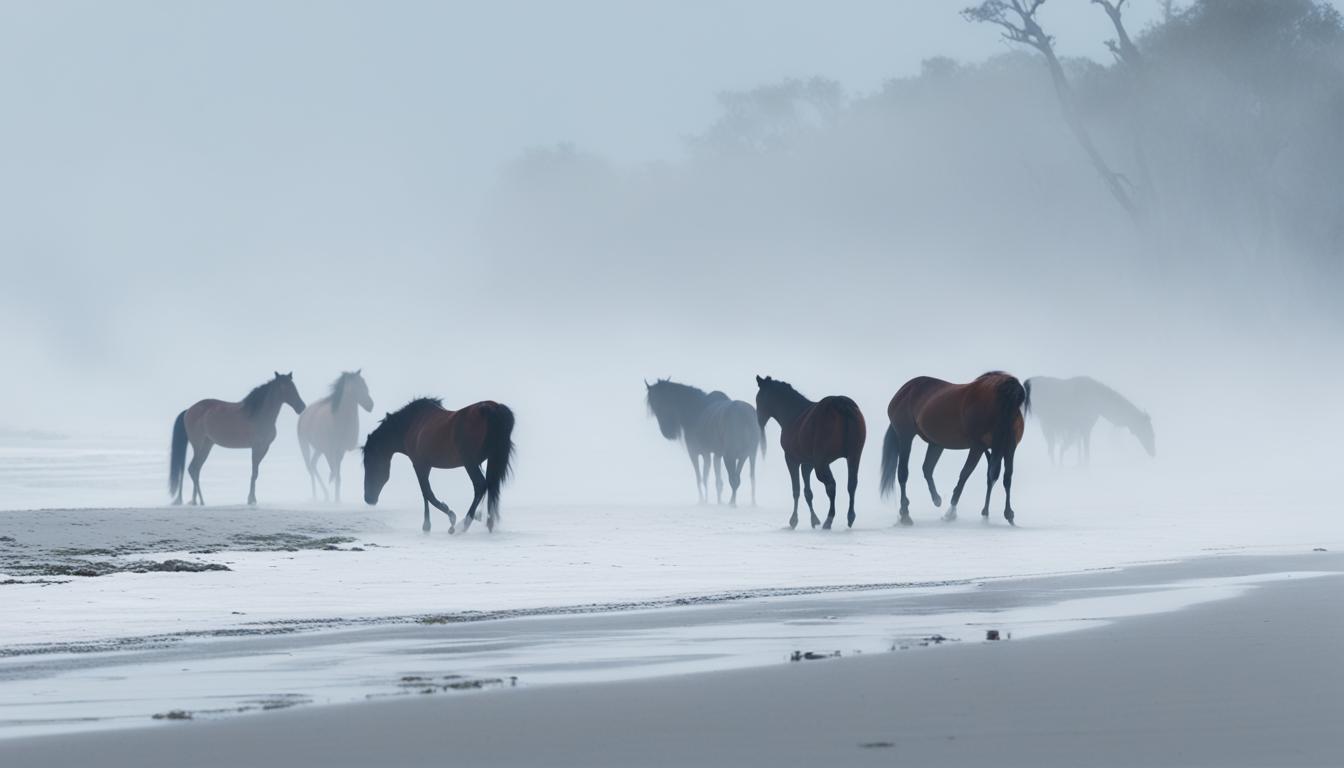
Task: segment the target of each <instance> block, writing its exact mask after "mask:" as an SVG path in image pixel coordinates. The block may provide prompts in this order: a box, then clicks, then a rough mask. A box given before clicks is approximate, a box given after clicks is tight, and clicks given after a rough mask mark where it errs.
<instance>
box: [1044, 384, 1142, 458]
mask: <svg viewBox="0 0 1344 768" xmlns="http://www.w3.org/2000/svg"><path fill="white" fill-rule="evenodd" d="M1026 388H1027V392H1029V393H1030V394H1031V408H1032V410H1031V412H1032V415H1034V416H1035V417H1036V420H1037V421H1039V422H1040V424H1041V432H1042V434H1044V435H1045V449H1046V451H1047V452H1048V453H1049V454H1050V463H1051V464H1054V463H1055V462H1056V460H1055V446H1056V444H1058V445H1059V463H1061V464H1062V463H1063V462H1064V451H1066V450H1067V449H1068V448H1069V447H1071V446H1073V445H1075V444H1076V445H1077V446H1078V463H1079V465H1085V464H1087V463H1089V461H1091V458H1092V429H1093V427H1095V426H1096V425H1097V420H1099V419H1106V420H1107V421H1109V422H1111V423H1112V424H1114V425H1116V426H1117V427H1124V428H1125V429H1127V430H1129V432H1130V434H1132V435H1134V439H1136V440H1138V441H1139V444H1140V445H1142V446H1143V449H1144V450H1145V451H1147V452H1148V455H1149V456H1156V455H1157V441H1156V437H1155V436H1154V434H1153V420H1152V418H1151V417H1150V416H1149V415H1148V414H1147V412H1145V411H1143V410H1141V409H1140V408H1139V407H1138V406H1137V405H1134V404H1133V403H1131V402H1130V401H1129V400H1127V399H1125V397H1124V395H1121V394H1120V393H1119V392H1116V391H1115V390H1114V389H1111V388H1110V387H1108V386H1106V385H1105V384H1102V383H1101V382H1100V381H1097V380H1096V379H1093V378H1090V377H1087V376H1074V377H1073V378H1071V379H1056V378H1053V377H1051V376H1033V377H1031V378H1030V379H1027V381H1026Z"/></svg>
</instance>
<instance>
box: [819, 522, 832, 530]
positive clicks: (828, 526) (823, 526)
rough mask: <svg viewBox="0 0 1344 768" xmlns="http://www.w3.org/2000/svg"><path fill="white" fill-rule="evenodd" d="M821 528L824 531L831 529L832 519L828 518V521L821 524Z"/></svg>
mask: <svg viewBox="0 0 1344 768" xmlns="http://www.w3.org/2000/svg"><path fill="white" fill-rule="evenodd" d="M821 530H823V531H829V530H831V521H830V520H827V521H826V522H824V523H822V524H821Z"/></svg>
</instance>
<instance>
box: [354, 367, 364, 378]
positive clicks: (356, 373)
mask: <svg viewBox="0 0 1344 768" xmlns="http://www.w3.org/2000/svg"><path fill="white" fill-rule="evenodd" d="M363 372H364V369H363V368H356V369H355V375H356V376H358V375H360V374H361V373H363Z"/></svg>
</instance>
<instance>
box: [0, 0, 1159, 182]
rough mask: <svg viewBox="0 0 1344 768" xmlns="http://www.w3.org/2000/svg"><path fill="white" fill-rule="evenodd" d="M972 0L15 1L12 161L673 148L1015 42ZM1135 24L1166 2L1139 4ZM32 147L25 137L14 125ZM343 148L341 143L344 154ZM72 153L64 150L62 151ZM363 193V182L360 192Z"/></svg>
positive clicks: (651, 153) (633, 153) (389, 166)
mask: <svg viewBox="0 0 1344 768" xmlns="http://www.w3.org/2000/svg"><path fill="white" fill-rule="evenodd" d="M961 5H963V3H961V2H944V1H943V0H937V1H936V2H931V1H929V0H924V1H921V2H909V1H907V2H890V1H889V0H848V1H846V2H831V3H818V2H797V1H796V0H791V1H788V2H782V1H780V0H730V1H728V2H723V1H717V0H716V1H715V2H708V1H695V2H641V1H639V0H633V1H632V0H573V1H572V2H565V3H546V2H518V1H517V0H505V1H503V2H491V3H465V2H458V3H448V2H396V3H373V2H232V3H205V2H172V3H166V2H120V3H104V2H42V3H7V4H6V5H5V9H4V11H3V13H2V14H0V91H2V92H3V93H5V94H6V98H5V104H6V107H5V109H6V111H7V112H8V114H7V115H6V119H5V121H4V122H5V124H6V127H5V128H2V129H0V130H4V131H5V132H6V133H8V134H10V136H9V138H10V139H11V141H7V142H5V143H6V144H7V145H8V146H9V150H7V151H6V153H5V154H6V155H7V157H6V160H7V163H6V165H9V166H10V168H9V169H7V170H10V171H12V170H14V168H13V166H14V165H17V166H18V170H19V171H20V172H22V171H23V170H25V168H24V166H29V167H28V168H27V170H33V168H32V166H33V165H40V166H43V167H44V169H45V170H48V171H49V170H56V171H57V172H58V173H59V169H60V166H61V165H63V164H66V163H69V164H74V165H75V167H74V168H70V169H69V170H70V171H71V172H72V174H74V173H78V174H80V177H81V178H80V181H81V182H82V183H83V184H84V185H87V184H88V183H90V182H93V183H97V177H98V175H99V173H100V171H103V170H112V169H118V170H120V168H121V166H120V165H119V163H118V161H117V157H116V156H118V155H126V154H129V155H132V156H134V155H137V154H140V153H144V154H146V155H149V158H148V159H150V160H151V161H153V162H152V163H151V165H158V166H159V167H157V168H155V167H147V168H146V167H141V168H140V169H139V170H140V175H141V176H142V177H144V178H145V179H146V183H150V182H151V181H152V180H153V179H154V178H155V175H156V174H167V175H169V176H172V175H174V174H189V173H193V172H195V173H200V174H209V175H211V176H213V177H214V178H215V180H216V181H217V182H221V183H224V184H227V183H229V179H230V177H235V176H237V175H243V174H256V173H258V172H260V173H262V174H263V175H264V176H273V175H279V176H286V175H290V174H293V175H295V176H300V177H304V178H309V179H311V180H312V181H314V182H315V183H318V184H321V183H322V182H324V181H325V182H333V181H334V179H333V178H331V177H332V176H337V175H340V174H338V173H337V169H335V168H332V167H331V166H332V164H333V162H340V163H346V164H350V165H353V166H355V168H354V169H353V170H358V171H360V172H362V174H363V175H364V176H365V180H364V183H365V184H370V185H389V186H394V187H395V186H400V185H406V186H410V187H417V186H421V185H423V186H424V187H431V188H434V189H435V190H436V191H437V193H438V194H443V190H444V187H445V184H444V181H445V179H447V178H453V179H457V180H459V181H460V182H464V183H466V184H469V185H472V186H474V185H479V184H482V183H485V182H486V181H487V180H488V179H489V178H491V177H492V175H493V173H494V172H495V170H496V169H497V168H498V166H499V164H500V163H501V162H502V161H504V160H506V159H507V158H509V157H511V156H512V155H514V154H516V153H517V152H518V151H519V150H520V149H522V148H525V147H528V146H532V145H537V144H546V143H553V142H557V141H573V142H575V143H577V144H579V145H580V146H584V147H591V148H594V149H597V150H600V151H602V152H603V153H604V154H607V155H610V156H613V157H615V158H617V159H619V160H622V161H626V162H639V161H643V160H647V159H650V158H666V157H669V156H675V154H676V152H677V151H678V150H679V148H680V146H681V143H682V139H683V137H685V136H686V135H687V134H689V133H691V132H694V131H697V130H700V129H701V128H703V126H704V125H705V124H706V123H707V122H708V121H709V120H710V119H711V118H712V117H713V115H714V112H715V103H714V94H715V93H716V92H719V91H722V90H725V89H740V88H749V87H752V86H755V85H759V84H763V83H768V82H772V81H777V80H780V79H782V78H787V77H806V76H812V75H823V76H827V77H831V78H834V79H836V80H839V81H840V82H842V83H843V84H844V85H845V87H846V88H848V89H850V90H851V91H866V90H872V89H875V88H877V87H879V86H880V84H881V83H882V81H883V80H885V79H887V78H889V77H891V76H893V75H903V74H910V73H913V72H916V71H918V67H919V62H920V61H921V60H922V59H924V58H927V57H929V56H934V55H950V56H954V57H958V58H964V59H977V58H983V57H984V56H986V55H989V54H992V53H994V52H997V51H1002V50H1005V49H1006V47H1007V45H1006V43H1004V42H1003V41H1002V40H1001V39H1000V38H999V37H998V35H997V34H996V33H995V32H994V31H993V30H991V29H989V28H986V27H983V26H975V25H971V24H968V23H967V22H965V21H963V20H962V19H961V18H960V17H959V15H958V13H957V10H958V9H959V8H960V7H961ZM1134 5H1135V7H1134V10H1133V11H1132V12H1131V17H1132V22H1131V26H1132V28H1133V29H1134V30H1136V31H1137V30H1138V29H1140V28H1141V27H1142V26H1143V25H1144V24H1145V23H1146V21H1147V20H1149V19H1151V18H1152V17H1153V16H1154V15H1155V14H1156V12H1157V11H1156V8H1157V2H1156V1H1155V0H1149V1H1147V2H1145V1H1144V0H1136V2H1135V4H1134ZM1044 20H1045V21H1046V22H1047V23H1048V24H1049V25H1050V29H1051V30H1052V31H1053V32H1054V33H1055V34H1056V35H1057V37H1058V39H1059V44H1060V47H1061V49H1062V50H1064V51H1065V52H1067V53H1071V54H1085V55H1091V56H1096V57H1098V58H1105V57H1106V56H1108V54H1107V53H1106V52H1105V50H1104V48H1103V47H1102V45H1101V41H1102V40H1103V39H1105V38H1106V37H1107V36H1108V34H1109V33H1108V30H1107V26H1106V20H1105V18H1104V16H1103V15H1102V13H1101V12H1100V10H1098V9H1097V8H1096V7H1094V6H1090V5H1089V4H1088V3H1086V2H1083V1H1082V0H1055V2H1052V3H1049V4H1048V5H1047V6H1046V9H1045V11H1044ZM15 139H17V140H18V141H19V142H20V143H21V144H22V146H23V149H22V152H17V151H16V150H15V149H14V144H13V140H15ZM333 156H340V157H339V159H336V158H335V157H333ZM52 165H54V166H55V168H52V167H51V166H52ZM350 194H352V195H355V196H358V195H359V194H360V192H359V191H358V190H351V191H350Z"/></svg>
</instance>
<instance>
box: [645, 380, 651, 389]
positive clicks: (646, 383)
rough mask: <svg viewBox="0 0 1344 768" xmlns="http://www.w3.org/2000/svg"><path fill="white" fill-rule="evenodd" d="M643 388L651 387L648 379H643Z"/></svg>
mask: <svg viewBox="0 0 1344 768" xmlns="http://www.w3.org/2000/svg"><path fill="white" fill-rule="evenodd" d="M644 388H645V389H653V385H652V384H650V383H649V380H648V379H645V380H644Z"/></svg>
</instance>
